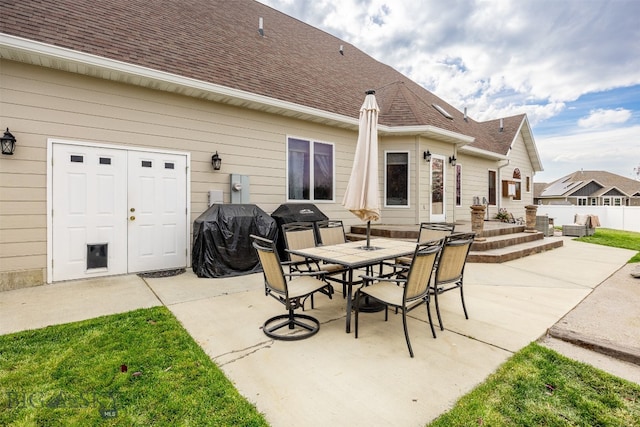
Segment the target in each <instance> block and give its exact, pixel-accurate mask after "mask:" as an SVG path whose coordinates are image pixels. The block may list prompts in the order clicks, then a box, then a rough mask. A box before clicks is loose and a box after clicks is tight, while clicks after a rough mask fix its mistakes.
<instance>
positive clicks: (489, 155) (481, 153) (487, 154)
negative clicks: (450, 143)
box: [460, 147, 509, 160]
mask: <svg viewBox="0 0 640 427" xmlns="http://www.w3.org/2000/svg"><path fill="white" fill-rule="evenodd" d="M460 152H461V153H464V154H469V155H470V156H474V157H482V158H484V159H489V160H507V159H508V158H509V157H508V156H507V155H505V154H500V153H494V152H492V151H487V150H482V149H480V148H476V147H460Z"/></svg>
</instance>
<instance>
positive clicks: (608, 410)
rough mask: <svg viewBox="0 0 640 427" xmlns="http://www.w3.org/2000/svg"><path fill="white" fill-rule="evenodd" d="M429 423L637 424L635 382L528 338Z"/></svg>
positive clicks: (638, 389)
mask: <svg viewBox="0 0 640 427" xmlns="http://www.w3.org/2000/svg"><path fill="white" fill-rule="evenodd" d="M429 426H430V427H452V426H514V427H515V426H518V427H521V426H531V427H534V426H535V427H537V426H584V427H591V426H611V427H616V426H619V427H629V426H640V385H638V384H634V383H631V382H628V381H625V380H623V379H620V378H617V377H614V376H612V375H609V374H607V373H605V372H603V371H600V370H597V369H595V368H593V367H591V366H589V365H586V364H582V363H578V362H575V361H573V360H570V359H568V358H566V357H564V356H561V355H559V354H558V353H556V352H554V351H552V350H549V349H547V348H545V347H542V346H540V345H538V344H536V343H532V344H530V345H529V346H527V347H525V348H524V349H522V350H521V351H519V352H518V353H516V354H515V355H514V356H512V357H511V358H510V359H509V360H508V361H507V362H505V363H504V364H503V365H502V366H501V367H500V369H498V371H496V372H495V373H494V374H492V375H491V376H489V378H488V379H487V380H486V381H485V382H484V383H482V384H481V385H479V386H478V387H477V388H476V389H475V390H473V391H472V392H471V393H469V394H467V395H465V396H464V397H462V398H461V399H460V400H459V401H458V402H457V403H456V406H455V407H454V408H453V409H452V410H451V411H449V412H447V413H446V414H444V415H442V416H440V417H439V418H438V419H436V420H435V421H433V422H432V423H431V424H429Z"/></svg>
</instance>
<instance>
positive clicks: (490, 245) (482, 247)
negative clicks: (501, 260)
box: [471, 232, 544, 251]
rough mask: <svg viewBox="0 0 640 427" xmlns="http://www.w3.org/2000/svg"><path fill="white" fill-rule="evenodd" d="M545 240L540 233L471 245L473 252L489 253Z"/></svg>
mask: <svg viewBox="0 0 640 427" xmlns="http://www.w3.org/2000/svg"><path fill="white" fill-rule="evenodd" d="M542 239H544V235H543V234H542V233H540V232H536V233H527V234H526V235H520V236H517V237H512V238H509V239H500V240H495V241H485V242H478V241H476V242H474V243H473V245H471V250H472V251H488V250H491V249H502V248H507V247H509V246H514V245H519V244H521V243H529V242H535V241H537V240H542Z"/></svg>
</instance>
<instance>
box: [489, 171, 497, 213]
mask: <svg viewBox="0 0 640 427" xmlns="http://www.w3.org/2000/svg"><path fill="white" fill-rule="evenodd" d="M488 178H489V179H488V183H487V193H488V194H487V195H488V197H489V204H490V205H491V206H496V204H497V202H498V172H497V171H494V170H489V176H488Z"/></svg>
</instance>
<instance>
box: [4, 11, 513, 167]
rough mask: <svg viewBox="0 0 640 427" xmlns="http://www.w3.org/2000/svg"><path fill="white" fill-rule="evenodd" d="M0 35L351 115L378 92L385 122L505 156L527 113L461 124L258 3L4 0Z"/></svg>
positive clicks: (408, 86)
mask: <svg viewBox="0 0 640 427" xmlns="http://www.w3.org/2000/svg"><path fill="white" fill-rule="evenodd" d="M259 18H263V22H264V36H261V35H260V34H259V32H258V22H259ZM0 32H3V33H5V34H9V35H14V36H18V37H23V38H26V39H30V40H34V41H39V42H43V43H47V44H51V45H54V46H59V47H64V48H68V49H72V50H75V51H79V52H84V53H89V54H93V55H98V56H101V57H105V58H109V59H113V60H118V61H123V62H125V63H129V64H134V65H138V66H143V67H148V68H151V69H155V70H159V71H163V72H168V73H172V74H176V75H180V76H184V77H189V78H193V79H196V80H200V81H203V82H207V83H214V84H218V85H222V86H226V87H230V88H234V89H238V90H243V91H247V92H250V93H255V94H259V95H264V96H267V97H270V98H274V99H279V100H283V101H287V102H292V103H295V104H299V105H303V106H308V107H313V108H317V109H320V110H323V111H327V112H331V113H335V114H340V115H343V116H347V117H356V118H357V117H358V114H359V108H360V106H361V105H362V101H363V99H364V92H365V91H366V90H368V89H375V90H376V92H377V93H376V96H377V98H378V104H379V105H380V106H381V113H380V116H379V122H380V124H382V125H387V126H420V125H430V126H434V127H437V128H441V129H444V130H447V131H451V132H455V133H459V134H464V135H468V136H472V137H475V141H474V142H473V143H472V144H470V145H471V146H473V147H475V148H478V149H481V150H487V151H490V152H493V153H497V154H501V155H502V154H506V153H507V152H508V150H509V145H510V143H511V142H512V141H513V139H514V137H515V133H516V131H517V130H518V129H519V128H520V126H521V124H522V122H523V119H524V117H525V116H524V115H518V116H513V117H509V118H505V119H504V131H503V132H499V131H498V127H499V126H498V121H497V120H494V121H490V122H485V123H479V122H476V121H474V120H472V119H470V118H468V120H464V119H463V114H462V113H461V112H460V111H458V110H457V109H455V108H454V107H453V106H451V105H450V104H448V103H447V102H445V101H444V100H442V99H440V98H438V97H437V96H435V95H434V94H433V93H431V92H429V91H427V90H426V89H424V88H423V87H421V86H420V85H418V84H416V83H415V82H413V81H411V80H410V79H409V78H407V77H406V76H404V75H402V74H401V73H399V72H398V71H396V70H394V69H393V68H392V67H390V66H388V65H385V64H383V63H381V62H379V61H376V60H375V59H373V58H372V57H370V56H369V55H367V54H366V53H364V52H362V51H361V50H359V49H358V48H356V47H355V46H353V45H351V44H349V43H347V42H345V41H343V40H340V39H338V38H337V37H334V36H332V35H330V34H328V33H326V32H323V31H321V30H318V29H316V28H314V27H312V26H309V25H307V24H305V23H303V22H301V21H298V20H296V19H294V18H292V17H290V16H287V15H285V14H283V13H280V12H278V11H276V10H274V9H272V8H270V7H268V6H265V5H263V4H261V3H258V2H255V1H252V0H233V1H223V0H164V1H160V0H110V1H98V2H96V1H94V0H56V1H52V2H48V1H42V0H4V1H3V6H2V19H0ZM341 45H342V46H343V47H344V50H343V54H341V53H340V51H339V49H340V46H341ZM433 104H437V105H440V106H441V107H443V108H444V109H445V110H446V111H447V112H449V113H450V114H451V115H452V116H453V119H449V118H446V117H444V116H443V115H442V114H441V113H439V112H438V111H437V110H436V109H435V108H434V107H433Z"/></svg>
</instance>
